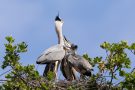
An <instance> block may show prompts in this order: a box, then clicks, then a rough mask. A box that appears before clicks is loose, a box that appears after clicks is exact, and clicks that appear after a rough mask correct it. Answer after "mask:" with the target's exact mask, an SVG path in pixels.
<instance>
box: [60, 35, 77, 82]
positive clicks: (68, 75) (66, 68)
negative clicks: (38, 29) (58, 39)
mask: <svg viewBox="0 0 135 90" xmlns="http://www.w3.org/2000/svg"><path fill="white" fill-rule="evenodd" d="M64 42H65V45H66V46H67V47H69V48H70V49H68V50H67V51H66V54H65V56H64V58H63V59H62V61H61V66H60V70H61V72H62V74H63V76H64V77H65V79H66V80H67V81H73V80H76V79H77V77H76V75H75V74H76V70H75V69H74V68H73V67H72V66H71V65H70V64H69V62H68V59H67V56H68V54H69V53H71V49H74V47H71V45H72V43H71V42H70V41H68V40H67V39H66V37H65V36H64ZM75 46H76V45H75Z"/></svg>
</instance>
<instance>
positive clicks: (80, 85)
mask: <svg viewBox="0 0 135 90" xmlns="http://www.w3.org/2000/svg"><path fill="white" fill-rule="evenodd" d="M5 39H6V40H7V43H6V44H4V45H5V56H4V61H3V64H2V65H1V68H2V69H5V68H7V67H8V68H11V71H10V72H9V73H8V74H6V75H5V78H6V80H5V82H4V83H3V84H2V85H1V86H0V90H41V89H43V90H61V89H63V90H86V89H88V90H121V89H124V88H125V89H127V90H134V89H135V70H134V69H133V70H132V72H127V70H128V69H130V68H131V60H130V58H129V57H128V54H127V52H126V51H127V50H129V51H131V53H133V54H135V43H132V44H131V45H128V43H127V42H125V41H121V42H119V43H109V42H104V43H102V44H101V45H100V47H101V48H102V49H103V50H105V53H106V54H105V55H106V56H105V57H102V56H97V57H95V58H90V57H89V55H88V54H84V55H83V57H84V58H85V59H86V60H88V61H89V62H90V63H91V64H92V66H93V67H94V73H93V75H92V76H91V77H90V78H89V77H86V78H84V79H80V80H78V81H74V82H70V83H68V82H67V83H66V82H64V81H63V82H54V81H53V79H52V78H53V77H54V74H53V72H49V73H48V76H47V78H44V77H42V76H40V75H39V73H38V71H36V70H35V66H34V65H27V66H23V65H22V64H21V63H20V62H19V61H20V59H21V57H20V54H21V53H25V52H27V47H28V45H27V44H26V43H25V42H21V43H18V44H15V39H13V38H12V37H11V36H8V37H6V38H5ZM96 71H97V72H96ZM119 77H122V78H123V79H124V80H122V81H119V82H118V83H114V81H116V80H117V79H118V78H119ZM63 84H64V86H63Z"/></svg>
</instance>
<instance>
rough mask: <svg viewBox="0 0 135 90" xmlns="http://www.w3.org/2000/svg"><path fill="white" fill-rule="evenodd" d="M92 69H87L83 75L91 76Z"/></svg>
mask: <svg viewBox="0 0 135 90" xmlns="http://www.w3.org/2000/svg"><path fill="white" fill-rule="evenodd" d="M91 71H92V70H91V69H90V70H87V71H86V72H85V73H83V75H86V76H91Z"/></svg>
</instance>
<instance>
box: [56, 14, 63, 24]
mask: <svg viewBox="0 0 135 90" xmlns="http://www.w3.org/2000/svg"><path fill="white" fill-rule="evenodd" d="M55 23H58V24H61V25H63V23H64V21H63V20H62V19H61V18H60V17H59V13H58V15H57V16H56V17H55Z"/></svg>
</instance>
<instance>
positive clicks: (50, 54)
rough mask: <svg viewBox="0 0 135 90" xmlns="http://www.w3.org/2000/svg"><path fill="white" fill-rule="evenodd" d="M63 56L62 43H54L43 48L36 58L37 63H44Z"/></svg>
mask: <svg viewBox="0 0 135 90" xmlns="http://www.w3.org/2000/svg"><path fill="white" fill-rule="evenodd" d="M64 56H65V50H64V49H63V46H62V45H59V44H58V45H55V46H52V47H50V48H49V49H47V50H45V51H44V52H43V53H42V54H41V55H40V56H39V57H38V59H37V61H36V62H37V64H46V63H50V62H54V61H59V60H62V59H63V58H64Z"/></svg>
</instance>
